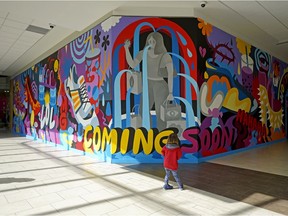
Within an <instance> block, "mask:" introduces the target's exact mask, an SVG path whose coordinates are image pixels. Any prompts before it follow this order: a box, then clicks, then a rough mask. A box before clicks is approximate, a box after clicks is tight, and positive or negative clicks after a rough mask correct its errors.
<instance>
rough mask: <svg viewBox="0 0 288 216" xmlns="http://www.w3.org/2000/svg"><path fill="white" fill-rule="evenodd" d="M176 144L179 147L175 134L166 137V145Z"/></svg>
mask: <svg viewBox="0 0 288 216" xmlns="http://www.w3.org/2000/svg"><path fill="white" fill-rule="evenodd" d="M172 143H173V144H177V145H179V141H178V136H177V134H176V133H172V134H170V135H169V136H168V140H167V144H172Z"/></svg>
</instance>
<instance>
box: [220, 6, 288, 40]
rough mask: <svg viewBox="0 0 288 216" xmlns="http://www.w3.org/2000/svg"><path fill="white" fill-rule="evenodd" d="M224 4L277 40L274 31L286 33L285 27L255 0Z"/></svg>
mask: <svg viewBox="0 0 288 216" xmlns="http://www.w3.org/2000/svg"><path fill="white" fill-rule="evenodd" d="M225 4H226V5H227V6H228V7H230V8H231V9H232V10H234V11H235V12H236V13H238V14H240V15H241V16H242V17H243V18H244V19H247V20H248V21H249V22H251V23H253V24H255V25H256V26H258V27H259V28H260V29H263V30H264V31H265V32H266V33H267V34H270V35H271V36H272V37H275V39H277V40H279V38H277V36H278V34H275V33H274V32H278V33H279V34H282V33H283V34H284V33H287V28H286V27H285V26H284V25H283V24H282V23H280V22H279V21H278V20H277V19H276V18H275V17H274V16H273V15H272V14H271V13H270V12H269V11H267V10H266V8H263V7H262V6H261V4H259V3H258V2H256V1H251V2H245V4H243V2H234V1H233V2H225ZM259 5H260V6H259Z"/></svg>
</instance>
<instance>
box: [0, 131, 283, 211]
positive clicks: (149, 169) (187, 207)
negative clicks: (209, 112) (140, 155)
mask: <svg viewBox="0 0 288 216" xmlns="http://www.w3.org/2000/svg"><path fill="white" fill-rule="evenodd" d="M287 155H288V143H287V142H282V143H278V144H273V145H270V146H268V147H263V148H258V149H255V150H253V151H249V152H243V153H239V154H237V155H236V154H235V155H231V156H226V157H223V158H221V159H214V160H213V161H211V162H209V163H201V164H185V165H184V164H181V165H180V171H179V172H180V176H181V177H182V180H183V182H184V185H185V190H184V191H179V190H178V189H173V190H169V191H165V190H163V189H162V184H163V176H164V171H163V168H162V165H161V164H141V165H117V164H108V163H103V162H98V161H97V160H96V159H95V158H90V157H88V156H83V155H81V154H79V153H75V152H73V151H66V150H63V149H60V148H56V147H54V146H50V145H47V144H43V143H39V142H35V141H31V140H27V139H25V138H20V137H11V136H10V135H9V134H7V133H3V132H2V133H1V132H0V215H105V216H111V215H117V216H118V215H125V216H128V215H133V216H134V215H209V216H210V215H281V214H282V215H288V190H287V188H288V187H287V185H288V167H287V162H288V157H287ZM255 156H256V157H255ZM172 184H174V185H175V186H176V184H175V183H174V182H172Z"/></svg>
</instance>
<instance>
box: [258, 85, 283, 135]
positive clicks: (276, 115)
mask: <svg viewBox="0 0 288 216" xmlns="http://www.w3.org/2000/svg"><path fill="white" fill-rule="evenodd" d="M259 96H260V109H261V112H260V117H261V122H262V123H263V124H267V114H268V119H269V120H270V123H271V127H272V128H273V129H276V128H281V126H282V125H283V122H282V118H283V110H282V109H280V110H279V111H277V112H276V111H274V110H273V109H272V107H271V105H270V102H269V98H268V92H267V89H266V87H264V86H263V85H260V86H259Z"/></svg>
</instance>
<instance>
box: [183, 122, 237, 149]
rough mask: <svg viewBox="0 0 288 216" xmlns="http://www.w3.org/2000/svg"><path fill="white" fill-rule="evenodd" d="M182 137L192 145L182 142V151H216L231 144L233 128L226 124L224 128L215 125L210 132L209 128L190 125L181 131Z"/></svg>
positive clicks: (233, 137)
mask: <svg viewBox="0 0 288 216" xmlns="http://www.w3.org/2000/svg"><path fill="white" fill-rule="evenodd" d="M200 131H201V132H200ZM183 137H184V138H185V139H186V140H188V141H190V142H191V143H192V145H191V144H182V146H183V147H182V148H183V151H185V152H187V153H195V152H197V151H201V152H206V151H210V152H216V151H219V149H225V148H226V149H227V148H228V147H230V146H231V145H232V144H233V142H234V140H235V128H233V127H232V128H231V127H228V126H225V127H224V128H221V127H216V128H215V129H214V130H213V132H212V130H211V128H203V129H200V128H198V127H191V128H188V129H186V130H185V131H184V132H183Z"/></svg>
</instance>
